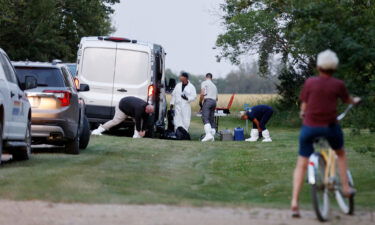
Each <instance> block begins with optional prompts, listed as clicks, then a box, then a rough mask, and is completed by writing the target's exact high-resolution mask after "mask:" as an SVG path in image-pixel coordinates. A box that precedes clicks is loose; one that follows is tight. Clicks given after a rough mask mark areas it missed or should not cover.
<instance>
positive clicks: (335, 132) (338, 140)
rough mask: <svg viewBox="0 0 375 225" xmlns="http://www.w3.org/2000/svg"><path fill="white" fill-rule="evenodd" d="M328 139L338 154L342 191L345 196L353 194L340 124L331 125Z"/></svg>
mask: <svg viewBox="0 0 375 225" xmlns="http://www.w3.org/2000/svg"><path fill="white" fill-rule="evenodd" d="M327 140H328V142H329V144H330V145H331V147H332V149H334V150H335V152H336V155H337V166H338V170H339V176H340V180H341V185H342V192H343V194H344V195H345V196H348V195H350V194H351V192H352V189H351V188H350V186H349V178H348V174H347V170H348V165H347V157H346V153H345V150H344V134H343V132H342V129H341V127H340V125H338V124H335V125H332V126H330V127H329V136H328V137H327Z"/></svg>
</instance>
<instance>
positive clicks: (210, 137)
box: [202, 123, 215, 142]
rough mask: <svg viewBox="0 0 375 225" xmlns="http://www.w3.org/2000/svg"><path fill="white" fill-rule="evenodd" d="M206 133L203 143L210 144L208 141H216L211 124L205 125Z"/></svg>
mask: <svg viewBox="0 0 375 225" xmlns="http://www.w3.org/2000/svg"><path fill="white" fill-rule="evenodd" d="M204 131H205V132H206V136H204V138H203V139H202V142H208V141H214V140H215V137H214V136H213V135H212V133H211V132H212V128H211V124H209V123H208V124H205V125H204Z"/></svg>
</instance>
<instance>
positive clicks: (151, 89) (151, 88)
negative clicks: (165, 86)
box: [148, 85, 155, 97]
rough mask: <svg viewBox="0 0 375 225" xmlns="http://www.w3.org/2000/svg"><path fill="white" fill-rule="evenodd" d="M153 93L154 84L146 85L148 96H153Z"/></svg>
mask: <svg viewBox="0 0 375 225" xmlns="http://www.w3.org/2000/svg"><path fill="white" fill-rule="evenodd" d="M154 94H155V88H154V85H150V86H148V97H151V96H154Z"/></svg>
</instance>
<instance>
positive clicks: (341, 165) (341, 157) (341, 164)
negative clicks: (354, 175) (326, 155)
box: [336, 149, 351, 196]
mask: <svg viewBox="0 0 375 225" xmlns="http://www.w3.org/2000/svg"><path fill="white" fill-rule="evenodd" d="M336 155H337V166H338V169H339V174H340V180H341V184H342V191H343V194H344V195H345V196H347V195H350V192H351V188H350V186H349V178H348V174H347V172H346V171H347V170H348V165H347V158H346V153H345V151H344V149H342V150H338V151H336Z"/></svg>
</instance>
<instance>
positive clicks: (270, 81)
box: [165, 62, 278, 94]
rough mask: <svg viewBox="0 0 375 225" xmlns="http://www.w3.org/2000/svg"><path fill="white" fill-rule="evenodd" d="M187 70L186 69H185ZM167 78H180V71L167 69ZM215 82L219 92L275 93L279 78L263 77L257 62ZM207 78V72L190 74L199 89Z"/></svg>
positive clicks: (217, 78)
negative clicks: (260, 74)
mask: <svg viewBox="0 0 375 225" xmlns="http://www.w3.org/2000/svg"><path fill="white" fill-rule="evenodd" d="M185 72H186V71H185ZM165 75H166V78H167V80H169V79H170V78H173V79H176V80H178V76H179V74H178V73H175V72H173V71H172V70H170V69H167V70H166V73H165ZM213 76H214V79H213V82H214V83H215V84H216V86H217V89H218V92H219V93H221V94H232V93H236V94H274V93H276V92H277V89H276V87H277V85H278V80H277V77H276V76H269V77H261V76H259V72H258V65H257V63H256V62H252V63H248V64H243V65H240V66H239V68H238V69H237V70H233V71H231V72H230V73H228V75H227V76H226V77H215V74H213ZM204 79H205V74H202V75H194V74H190V77H189V80H190V82H191V83H192V84H193V85H194V86H195V88H196V89H197V91H199V89H200V84H201V83H202V81H204Z"/></svg>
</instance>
